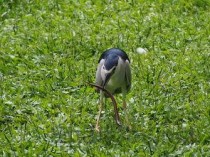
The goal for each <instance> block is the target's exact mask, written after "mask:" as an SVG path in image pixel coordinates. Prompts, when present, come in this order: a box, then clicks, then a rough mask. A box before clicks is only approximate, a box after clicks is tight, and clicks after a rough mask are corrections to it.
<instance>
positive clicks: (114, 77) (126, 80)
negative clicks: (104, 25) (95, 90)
mask: <svg viewBox="0 0 210 157" xmlns="http://www.w3.org/2000/svg"><path fill="white" fill-rule="evenodd" d="M98 63H99V64H98V67H97V72H96V85H99V86H101V87H103V88H105V89H106V90H108V91H109V92H110V93H111V94H118V93H122V95H123V108H124V111H125V114H126V115H125V116H126V117H125V118H126V122H127V123H128V118H127V112H126V94H127V92H128V91H129V90H130V88H131V70H130V60H129V58H128V55H127V54H126V53H125V52H124V51H123V50H121V49H118V48H111V49H109V50H106V51H105V52H103V53H102V55H101V57H100V59H99V61H98ZM105 96H106V95H105ZM103 98H104V92H103V91H102V90H100V105H99V114H98V117H97V122H96V128H95V129H96V131H99V120H100V115H101V111H102V106H103ZM118 123H120V122H118Z"/></svg>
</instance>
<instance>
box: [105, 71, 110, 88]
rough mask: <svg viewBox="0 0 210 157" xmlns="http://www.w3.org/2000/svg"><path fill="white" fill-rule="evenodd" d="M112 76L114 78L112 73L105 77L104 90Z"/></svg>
mask: <svg viewBox="0 0 210 157" xmlns="http://www.w3.org/2000/svg"><path fill="white" fill-rule="evenodd" d="M111 76H112V72H111V73H107V74H106V75H105V81H104V84H103V88H104V87H105V85H106V84H107V83H108V82H109V80H110V78H111Z"/></svg>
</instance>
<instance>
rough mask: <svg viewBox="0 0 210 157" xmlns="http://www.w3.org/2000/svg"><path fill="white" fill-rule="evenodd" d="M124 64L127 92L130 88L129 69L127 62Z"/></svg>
mask: <svg viewBox="0 0 210 157" xmlns="http://www.w3.org/2000/svg"><path fill="white" fill-rule="evenodd" d="M125 64H126V65H125V78H126V90H127V91H129V90H130V88H131V68H130V63H129V61H128V60H126V61H125Z"/></svg>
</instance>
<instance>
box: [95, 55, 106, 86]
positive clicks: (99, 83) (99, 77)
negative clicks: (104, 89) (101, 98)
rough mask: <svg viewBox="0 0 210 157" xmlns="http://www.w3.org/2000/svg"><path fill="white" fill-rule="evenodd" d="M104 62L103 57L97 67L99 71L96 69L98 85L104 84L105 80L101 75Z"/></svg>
mask: <svg viewBox="0 0 210 157" xmlns="http://www.w3.org/2000/svg"><path fill="white" fill-rule="evenodd" d="M103 64H104V59H102V60H101V61H100V62H99V63H98V67H97V71H96V85H99V86H102V84H103V80H102V77H101V67H102V65H103Z"/></svg>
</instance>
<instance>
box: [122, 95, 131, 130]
mask: <svg viewBox="0 0 210 157" xmlns="http://www.w3.org/2000/svg"><path fill="white" fill-rule="evenodd" d="M123 109H124V113H125V121H126V125H127V126H128V128H129V130H131V125H130V121H129V118H128V112H127V104H126V93H125V92H123Z"/></svg>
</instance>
